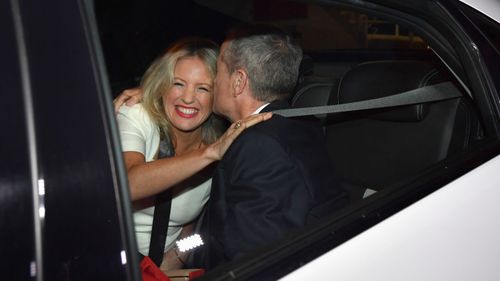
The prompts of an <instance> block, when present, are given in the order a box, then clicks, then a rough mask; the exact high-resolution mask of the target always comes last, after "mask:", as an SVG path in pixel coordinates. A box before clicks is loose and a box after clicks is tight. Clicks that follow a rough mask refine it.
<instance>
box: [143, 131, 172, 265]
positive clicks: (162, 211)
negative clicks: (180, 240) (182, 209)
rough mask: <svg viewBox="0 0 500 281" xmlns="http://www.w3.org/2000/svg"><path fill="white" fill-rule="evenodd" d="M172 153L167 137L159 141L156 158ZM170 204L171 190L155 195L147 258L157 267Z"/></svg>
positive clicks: (162, 250) (162, 248)
mask: <svg viewBox="0 0 500 281" xmlns="http://www.w3.org/2000/svg"><path fill="white" fill-rule="evenodd" d="M173 155H174V151H173V147H172V145H171V143H170V140H169V139H168V138H165V139H164V140H162V141H161V142H160V148H159V153H158V158H159V159H160V158H165V157H170V156H173ZM171 205H172V190H171V189H167V190H165V191H163V192H162V193H160V194H158V195H156V198H155V210H154V214H153V226H152V228H151V238H150V241H149V254H148V256H149V258H150V259H151V260H152V261H153V262H154V263H155V264H156V265H157V266H158V267H159V266H160V264H161V263H162V261H163V254H164V251H165V241H166V240H167V233H168V223H169V221H170V209H171Z"/></svg>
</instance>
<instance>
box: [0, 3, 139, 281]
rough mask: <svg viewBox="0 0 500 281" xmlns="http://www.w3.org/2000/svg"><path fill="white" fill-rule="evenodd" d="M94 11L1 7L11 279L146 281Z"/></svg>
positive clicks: (4, 192)
mask: <svg viewBox="0 0 500 281" xmlns="http://www.w3.org/2000/svg"><path fill="white" fill-rule="evenodd" d="M92 11H93V8H92V1H72V0H71V1H52V2H39V1H16V0H12V1H2V2H1V4H0V20H1V24H0V34H1V36H2V44H0V50H1V51H0V57H1V59H0V60H1V63H0V69H1V78H0V93H1V97H2V101H3V105H4V107H5V109H4V110H1V111H0V112H1V113H0V116H1V120H2V121H3V122H2V123H3V124H4V125H5V127H4V129H3V133H2V140H1V146H2V154H3V155H4V156H7V157H5V158H4V161H2V164H0V166H1V168H0V182H1V184H0V213H1V216H2V219H1V220H0V238H1V239H0V253H2V257H1V262H0V272H1V274H2V277H1V279H2V280H34V279H36V280H139V273H138V266H136V265H137V264H138V260H137V257H136V253H137V251H136V245H135V238H134V235H133V229H132V221H131V213H130V206H129V197H128V189H127V186H126V181H125V180H126V178H125V175H124V172H123V171H124V169H123V166H122V165H123V164H122V159H121V153H120V147H119V142H118V141H117V132H116V126H115V123H114V114H113V112H112V107H111V98H110V95H109V89H108V86H107V81H106V75H105V71H104V67H103V63H102V56H101V53H100V52H101V51H100V46H99V44H98V41H97V40H96V38H97V36H96V30H95V27H94V24H95V22H94V17H93V12H92Z"/></svg>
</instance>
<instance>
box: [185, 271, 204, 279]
mask: <svg viewBox="0 0 500 281" xmlns="http://www.w3.org/2000/svg"><path fill="white" fill-rule="evenodd" d="M203 274H205V270H204V269H198V270H195V271H191V272H189V280H194V279H195V278H198V277H200V276H203Z"/></svg>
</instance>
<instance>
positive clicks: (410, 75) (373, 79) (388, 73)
mask: <svg viewBox="0 0 500 281" xmlns="http://www.w3.org/2000/svg"><path fill="white" fill-rule="evenodd" d="M442 80H443V79H442V78H441V77H440V75H439V72H438V71H437V70H436V69H435V67H434V66H433V65H432V64H430V63H425V62H421V61H377V62H368V63H362V64H359V65H357V66H356V67H354V68H353V69H351V70H349V71H348V72H347V73H345V74H344V76H343V77H342V79H341V81H340V86H339V88H338V91H337V93H331V96H330V98H331V100H330V103H331V104H341V103H349V102H355V101H361V100H367V99H375V98H381V97H386V96H390V95H394V94H399V93H402V92H406V91H409V90H413V89H417V88H420V87H423V86H427V85H431V84H436V83H438V82H441V81H442ZM428 111H429V105H428V104H417V105H408V106H402V107H398V108H393V109H388V110H385V109H384V110H381V111H380V110H379V111H377V112H376V113H375V114H371V115H370V116H369V118H372V119H378V120H386V121H395V122H418V121H421V120H423V119H424V118H425V116H426V115H427V113H428Z"/></svg>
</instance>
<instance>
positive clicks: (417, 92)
mask: <svg viewBox="0 0 500 281" xmlns="http://www.w3.org/2000/svg"><path fill="white" fill-rule="evenodd" d="M461 96H462V94H461V93H460V91H459V90H458V89H457V88H456V87H455V85H453V83H451V82H443V83H438V84H434V85H430V86H424V87H421V88H418V89H414V90H410V91H406V92H402V93H399V94H395V95H391V96H387V97H382V98H376V99H369V100H363V101H357V102H350V103H343V104H334V105H324V106H314V107H301V108H290V109H280V110H275V111H273V113H274V114H278V115H281V116H284V117H297V116H306V115H317V114H331V113H342V112H352V111H360V110H369V109H380V108H388V107H395V106H403V105H412V104H420V103H427V102H435V101H442V100H448V99H453V98H459V97H461Z"/></svg>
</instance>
